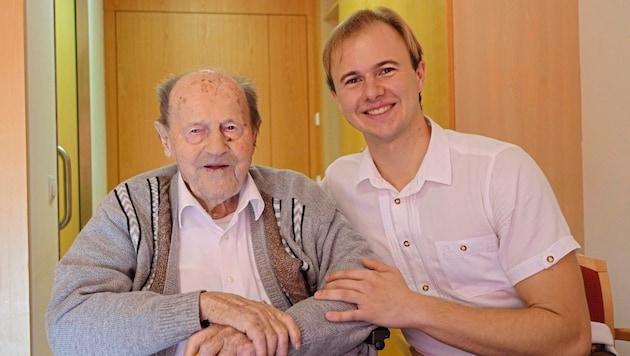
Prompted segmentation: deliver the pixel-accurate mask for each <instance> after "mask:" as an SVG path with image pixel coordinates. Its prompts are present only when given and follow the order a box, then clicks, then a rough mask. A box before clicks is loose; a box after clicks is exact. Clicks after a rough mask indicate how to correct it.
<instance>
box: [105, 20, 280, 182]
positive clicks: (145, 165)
mask: <svg viewBox="0 0 630 356" xmlns="http://www.w3.org/2000/svg"><path fill="white" fill-rule="evenodd" d="M116 24H117V26H116V29H117V34H118V36H117V54H116V63H117V69H118V71H117V83H116V85H117V89H118V90H117V94H118V125H117V126H118V152H119V179H120V180H123V179H126V178H129V177H131V176H133V175H135V174H137V173H140V172H142V171H146V170H149V169H152V168H156V167H159V166H162V165H164V164H168V163H170V162H171V161H170V160H169V159H168V158H166V157H165V156H164V153H163V151H162V148H161V145H160V143H159V140H158V138H157V133H156V132H155V129H154V127H153V122H154V121H155V120H156V119H157V117H158V113H159V108H158V104H157V95H156V90H155V87H156V85H157V83H159V82H160V81H162V80H163V79H164V78H166V77H167V76H168V75H170V74H174V73H180V72H183V71H186V70H188V69H190V68H197V67H220V68H224V69H226V70H228V71H231V72H236V73H241V74H243V75H245V76H248V77H251V78H257V82H256V86H257V87H261V88H264V87H265V86H266V84H267V78H269V74H268V70H269V69H268V68H269V65H268V63H267V61H266V59H267V58H268V54H267V53H268V52H267V51H268V40H267V36H266V34H267V17H266V16H259V15H222V14H177V13H134V12H130V13H120V14H118V16H117V19H116ZM228 43H229V44H231V45H230V46H226V45H225V44H228ZM267 85H268V84H267ZM259 91H260V93H259V95H260V110H261V115H262V116H263V117H268V116H269V105H268V103H269V99H268V96H267V93H268V91H265V90H262V91H261V90H259ZM258 140H259V143H258V147H257V150H258V152H257V153H256V158H255V161H257V162H260V161H262V162H260V163H266V164H267V163H268V162H269V161H270V155H269V134H263V135H261V136H260V137H259V139H258Z"/></svg>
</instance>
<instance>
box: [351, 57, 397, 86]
mask: <svg viewBox="0 0 630 356" xmlns="http://www.w3.org/2000/svg"><path fill="white" fill-rule="evenodd" d="M388 64H389V65H391V64H393V65H396V66H397V65H399V63H398V62H397V61H395V60H393V59H388V60H385V61H381V62H378V63H376V65H375V66H373V67H372V68H380V67H383V66H386V65H388ZM358 73H359V72H357V71H355V70H353V71H350V72H348V73H346V74H344V75H342V76H341V78H339V82H340V83H343V82H344V81H345V80H346V78H348V77H352V76H355V75H357V74H358Z"/></svg>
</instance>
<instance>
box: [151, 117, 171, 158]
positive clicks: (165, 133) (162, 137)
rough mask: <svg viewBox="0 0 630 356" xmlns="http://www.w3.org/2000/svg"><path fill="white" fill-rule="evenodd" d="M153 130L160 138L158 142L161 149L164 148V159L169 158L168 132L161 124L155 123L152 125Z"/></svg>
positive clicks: (169, 143) (169, 142)
mask: <svg viewBox="0 0 630 356" xmlns="http://www.w3.org/2000/svg"><path fill="white" fill-rule="evenodd" d="M153 125H154V126H155V129H156V130H157V132H158V135H159V136H160V141H161V142H162V147H164V154H165V155H166V157H169V158H170V157H171V141H170V140H169V130H168V128H167V127H166V126H164V125H163V124H162V123H161V122H158V121H156V122H155V123H154V124H153Z"/></svg>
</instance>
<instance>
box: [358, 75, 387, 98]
mask: <svg viewBox="0 0 630 356" xmlns="http://www.w3.org/2000/svg"><path fill="white" fill-rule="evenodd" d="M383 93H384V89H383V86H382V85H381V83H380V82H379V80H378V79H377V78H373V77H366V78H365V80H364V84H363V96H364V97H365V99H367V100H375V99H377V98H378V97H379V96H381V95H383Z"/></svg>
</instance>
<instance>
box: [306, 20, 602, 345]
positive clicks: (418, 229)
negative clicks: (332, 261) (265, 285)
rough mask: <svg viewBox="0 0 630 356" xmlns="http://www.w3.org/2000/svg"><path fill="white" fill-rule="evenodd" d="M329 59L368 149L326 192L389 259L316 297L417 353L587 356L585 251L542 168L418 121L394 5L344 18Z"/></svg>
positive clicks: (412, 49) (340, 100) (417, 63)
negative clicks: (581, 255) (349, 306)
mask: <svg viewBox="0 0 630 356" xmlns="http://www.w3.org/2000/svg"><path fill="white" fill-rule="evenodd" d="M323 61H324V67H325V70H326V74H327V79H328V85H329V89H330V92H331V94H332V95H333V97H334V98H335V100H336V101H337V104H338V105H339V108H340V110H341V111H342V113H343V114H344V115H345V117H346V118H347V120H348V122H349V123H350V124H351V125H352V126H353V127H355V128H356V129H357V130H359V131H361V132H362V133H363V135H364V137H365V140H366V142H367V149H366V150H365V151H363V152H362V153H359V154H353V155H349V156H346V157H342V158H340V159H338V160H336V161H335V162H334V163H332V164H331V165H330V167H329V168H328V170H327V171H326V178H325V181H324V185H325V186H326V188H327V189H328V190H329V192H330V193H331V194H332V196H333V197H334V198H335V199H336V200H337V202H338V204H339V206H340V208H341V210H342V212H343V213H344V214H345V215H346V216H347V217H348V218H349V220H350V221H351V222H352V223H353V225H354V226H355V227H356V228H357V229H358V230H359V231H360V232H361V233H362V234H363V235H364V236H365V237H366V238H367V239H368V241H369V242H370V243H371V244H372V248H373V250H374V251H375V252H376V253H377V254H379V255H380V257H381V259H382V260H383V261H384V262H385V263H380V262H376V261H373V260H371V259H364V260H363V264H364V265H365V266H366V267H367V268H368V269H369V271H366V270H347V271H340V272H333V273H331V274H329V275H328V277H327V281H328V284H327V285H326V287H325V288H324V290H323V291H319V292H317V293H316V294H315V297H316V298H317V299H321V300H338V301H346V302H349V303H355V304H357V306H358V310H349V311H338V312H328V313H327V318H328V320H331V321H337V322H341V321H349V320H363V321H369V322H371V323H375V324H378V325H382V326H387V327H394V328H402V329H403V333H404V335H405V337H406V339H407V340H408V342H409V343H410V344H411V346H412V352H413V353H420V354H423V355H467V354H509V355H519V354H530V355H531V354H538V355H541V354H546V355H585V354H587V353H588V350H589V346H590V329H589V316H588V309H587V306H586V299H585V296H584V290H583V286H582V279H581V276H580V270H579V267H578V263H577V259H576V256H575V253H576V250H577V249H578V248H579V245H578V243H577V242H576V241H575V240H574V238H573V237H572V236H571V234H570V232H569V229H568V226H567V224H566V222H565V220H564V218H563V216H562V213H561V211H560V209H559V207H558V204H557V201H556V199H555V197H554V195H553V192H552V190H551V188H550V186H549V184H548V182H547V180H546V178H545V177H544V175H543V173H542V172H541V170H540V169H539V168H538V166H537V165H536V164H535V163H534V161H533V160H532V159H531V158H530V157H529V156H528V155H527V154H526V153H525V152H524V151H523V150H522V149H520V148H519V147H517V146H514V145H512V144H508V143H505V142H500V141H497V140H493V139H490V138H486V137H481V136H476V135H468V134H463V133H458V132H454V131H451V130H445V129H442V128H441V127H440V126H438V125H437V124H436V123H435V122H434V121H432V120H431V119H430V118H428V117H426V116H425V115H424V114H423V112H422V106H421V92H422V90H423V88H424V79H425V62H424V61H423V60H422V50H421V47H420V45H419V43H418V41H417V40H416V38H415V36H414V35H413V33H412V31H411V29H410V28H409V26H408V25H407V24H406V23H405V22H404V20H403V19H402V18H401V17H400V16H399V15H398V14H396V13H395V12H393V11H392V10H389V9H386V8H379V9H376V10H361V11H358V12H356V13H355V14H353V15H351V16H350V17H349V18H348V19H346V20H344V21H343V22H342V23H341V24H340V25H339V26H338V27H337V28H336V29H335V31H334V32H333V34H332V36H331V38H330V39H329V40H328V42H327V44H326V47H325V50H324V55H323Z"/></svg>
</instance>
